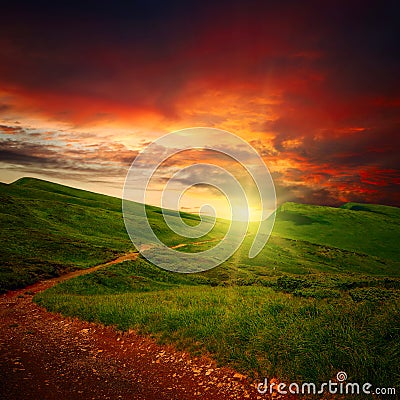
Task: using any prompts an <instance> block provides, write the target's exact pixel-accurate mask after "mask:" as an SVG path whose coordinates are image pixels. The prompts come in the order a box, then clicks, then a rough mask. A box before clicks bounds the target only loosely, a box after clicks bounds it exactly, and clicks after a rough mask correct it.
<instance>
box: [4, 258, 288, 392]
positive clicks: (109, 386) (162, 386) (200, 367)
mask: <svg viewBox="0 0 400 400" xmlns="http://www.w3.org/2000/svg"><path fill="white" fill-rule="evenodd" d="M137 255H138V254H137V253H129V254H126V255H124V256H122V257H120V258H118V259H116V260H114V261H111V262H109V263H106V264H102V265H99V266H96V267H94V268H90V269H87V270H80V271H75V272H72V273H70V274H67V275H64V276H62V277H59V278H54V279H50V280H46V281H43V282H39V283H36V284H34V285H32V286H30V287H27V288H25V289H21V290H16V291H12V292H8V293H6V294H4V295H1V296H0V317H1V326H0V353H1V359H0V374H1V377H0V399H21V400H22V399H23V400H30V399H35V400H46V399H57V400H67V399H132V400H140V399H149V400H152V399H158V400H162V399H165V400H167V399H168V400H172V399H177V400H178V399H179V400H185V399H188V400H189V399H197V398H198V399H210V400H213V399H218V400H221V399H265V398H267V397H266V396H265V395H263V396H261V395H259V394H258V392H257V390H256V388H255V385H254V383H252V382H251V381H250V380H249V379H247V378H246V377H245V376H243V375H240V374H238V373H235V371H233V370H230V369H228V368H217V367H216V365H215V363H214V362H213V361H212V360H211V359H208V358H193V357H190V356H189V355H188V354H187V353H184V352H178V351H176V350H175V349H174V348H173V347H171V346H160V345H157V344H156V343H155V342H154V341H153V340H152V339H149V338H146V337H142V336H139V335H137V334H136V333H135V332H125V333H122V332H118V331H116V330H115V329H114V328H112V327H105V326H103V325H100V324H94V323H89V322H85V321H80V320H78V319H72V318H66V317H63V316H62V315H60V314H55V313H50V312H47V311H46V310H45V309H43V308H41V307H39V306H38V305H37V304H35V303H33V302H32V297H33V295H34V294H35V293H38V292H41V291H43V290H45V289H47V288H49V287H51V286H53V285H55V284H56V283H58V282H60V281H63V280H66V279H70V278H73V277H76V276H78V275H82V274H86V273H89V272H93V271H95V270H97V269H100V268H105V267H107V266H109V265H112V264H116V263H118V262H122V261H125V260H133V259H135V258H136V257H137ZM273 398H274V399H276V398H279V396H274V397H273ZM285 399H288V396H285Z"/></svg>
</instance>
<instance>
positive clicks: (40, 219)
mask: <svg viewBox="0 0 400 400" xmlns="http://www.w3.org/2000/svg"><path fill="white" fill-rule="evenodd" d="M148 216H149V220H150V222H151V224H152V226H153V227H154V229H155V230H156V231H158V232H159V236H160V238H161V239H162V240H164V241H165V242H166V243H167V244H168V245H173V244H176V243H181V241H182V240H183V239H182V238H181V237H179V236H178V235H171V234H169V233H168V231H167V226H166V224H165V223H164V222H163V219H162V214H161V213H160V209H158V208H156V207H149V208H148ZM178 216H179V215H178V214H177V215H176V217H178ZM180 216H181V217H182V218H183V219H184V220H185V221H187V223H188V224H194V223H196V221H194V219H196V216H193V215H190V214H185V213H181V214H180ZM0 224H1V227H2V229H1V234H0V235H1V236H0V238H1V243H2V251H1V255H0V293H1V292H2V291H5V290H7V289H13V288H17V287H21V286H26V285H28V284H31V283H34V282H36V281H37V280H38V279H41V278H46V277H50V276H57V275H59V274H61V273H64V272H67V271H70V270H73V269H77V268H87V267H90V266H93V265H97V264H100V263H102V262H106V261H109V260H111V259H114V258H116V257H117V256H118V255H119V254H122V253H125V252H127V251H129V250H134V246H133V244H132V242H131V241H130V239H129V237H128V234H127V232H126V229H125V225H124V221H123V218H122V213H121V199H118V198H114V197H110V196H105V195H101V194H96V193H91V192H88V191H85V190H80V189H74V188H70V187H67V186H63V185H59V184H55V183H51V182H47V181H43V180H40V179H34V178H22V179H19V180H17V181H16V182H14V183H12V184H9V185H7V184H4V183H0ZM215 235H221V232H217V233H215V232H211V233H210V234H209V235H208V236H207V238H208V239H213V238H215Z"/></svg>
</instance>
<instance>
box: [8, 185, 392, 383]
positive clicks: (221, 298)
mask: <svg viewBox="0 0 400 400" xmlns="http://www.w3.org/2000/svg"><path fill="white" fill-rule="evenodd" d="M0 195H1V196H2V200H3V201H2V202H1V207H2V208H1V214H0V218H1V221H2V225H3V227H6V229H4V228H3V229H2V240H3V249H4V251H3V252H2V258H3V260H2V263H1V265H2V269H1V272H0V277H1V282H2V285H3V286H2V288H3V290H6V289H9V288H13V287H17V286H21V285H25V284H26V283H27V282H32V281H34V280H37V279H42V278H43V277H46V276H48V275H52V274H59V273H62V272H64V271H65V270H67V269H73V268H87V267H89V266H91V265H95V264H97V263H100V262H103V261H106V260H109V259H112V258H114V257H115V256H116V255H118V254H122V253H123V252H126V251H129V250H132V249H133V246H132V244H131V242H130V240H129V238H128V237H127V234H126V232H125V228H124V224H123V220H122V215H121V210H120V208H121V201H120V200H119V199H115V198H110V197H107V196H102V195H97V194H94V193H89V192H84V191H80V190H77V189H72V188H67V187H65V186H61V185H56V184H52V183H49V182H44V181H39V180H34V179H28V178H25V179H22V180H19V181H17V182H16V183H14V184H11V185H1V186H0ZM148 216H149V219H150V221H151V224H152V226H153V227H154V229H155V231H156V232H158V235H159V236H160V238H161V239H162V240H164V241H165V242H166V243H167V244H168V245H169V246H174V245H178V244H182V243H185V244H186V245H185V246H183V247H181V248H180V249H179V250H180V251H199V250H203V249H205V248H209V247H210V246H212V245H214V242H210V240H217V239H218V238H220V237H222V235H223V233H224V232H225V230H226V221H219V223H218V224H217V226H216V228H215V229H214V230H213V231H211V232H210V234H209V235H208V236H206V237H204V238H202V240H200V241H199V240H197V241H196V243H197V244H193V242H194V241H188V240H187V239H184V238H182V237H179V236H178V235H171V234H170V233H168V232H167V230H166V226H165V223H164V221H163V220H162V214H161V213H160V210H159V209H157V208H155V207H149V208H148ZM180 216H181V217H182V218H183V220H184V221H186V222H187V223H188V224H194V223H196V219H197V218H198V217H196V216H192V215H188V214H181V215H180ZM399 220H400V210H399V209H398V208H394V207H387V206H381V205H365V204H356V203H348V204H345V205H343V206H342V207H340V208H332V207H322V206H312V205H305V204H296V203H285V204H283V205H281V206H280V207H279V209H278V210H277V213H276V223H275V226H274V230H273V233H272V236H271V238H270V240H269V242H268V244H267V245H266V246H265V247H264V249H263V251H262V252H261V253H260V254H259V255H258V256H257V257H255V258H253V259H249V258H248V256H247V254H248V249H249V247H250V245H251V241H252V238H253V235H254V232H255V227H254V226H251V227H250V230H249V235H248V236H247V237H246V238H245V241H244V243H243V244H242V246H241V247H240V248H239V250H238V251H237V252H236V253H235V254H234V255H233V256H232V257H231V258H230V259H228V260H227V261H226V262H224V263H223V264H222V265H220V266H218V267H216V268H214V269H212V270H209V271H206V272H203V273H196V274H178V273H173V272H169V271H165V270H161V269H159V268H158V267H156V266H154V265H152V264H151V263H149V262H148V261H146V260H145V259H143V258H142V257H139V258H138V259H137V260H136V261H126V262H124V263H121V264H116V265H113V266H110V267H108V268H107V269H103V270H98V271H96V272H94V273H91V274H88V275H85V276H80V277H77V278H74V279H71V280H68V281H66V282H63V283H61V284H58V285H57V286H55V287H53V288H51V289H49V290H47V291H45V292H43V293H40V294H38V295H36V296H35V301H37V302H38V303H39V304H41V305H43V306H45V307H46V308H47V309H49V310H51V311H57V312H61V313H63V314H65V315H70V316H77V317H79V318H82V319H86V320H89V321H97V322H101V323H104V324H107V325H113V326H115V327H116V328H117V329H121V330H127V329H135V330H137V331H139V332H140V333H143V334H146V335H151V336H153V337H154V338H156V339H157V340H158V341H160V342H162V343H172V344H174V345H175V346H176V347H177V348H179V349H185V350H188V351H190V352H192V353H193V354H204V353H205V354H209V355H211V356H212V357H213V358H215V359H216V360H217V361H218V362H219V363H220V364H221V365H230V366H232V367H234V368H236V369H237V370H239V371H241V372H243V373H246V374H248V375H250V376H252V377H254V378H262V377H279V379H280V380H287V381H297V382H301V381H303V380H308V381H314V382H316V383H317V382H323V381H327V380H328V379H331V378H333V377H334V376H335V375H336V373H337V372H338V371H340V370H342V371H346V372H347V374H348V376H349V380H351V381H353V382H371V383H372V384H373V385H375V386H380V387H384V386H386V387H392V386H397V387H398V386H399V384H400V362H399V361H400V315H399V313H400V312H399V306H400V276H399V266H400V262H399V260H400V254H399V246H398V239H399V233H400V228H399ZM201 241H204V243H203V244H201V243H198V242H201ZM191 242H192V244H191ZM27 260H28V261H27ZM32 271H33V272H32Z"/></svg>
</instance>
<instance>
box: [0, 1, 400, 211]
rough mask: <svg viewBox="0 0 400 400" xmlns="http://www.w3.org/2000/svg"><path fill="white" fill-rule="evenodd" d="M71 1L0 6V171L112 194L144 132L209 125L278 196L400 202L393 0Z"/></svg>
mask: <svg viewBox="0 0 400 400" xmlns="http://www.w3.org/2000/svg"><path fill="white" fill-rule="evenodd" d="M82 3H83V5H74V4H73V3H72V2H63V5H60V4H58V2H48V3H46V2H41V1H32V2H29V3H24V2H15V4H14V5H11V2H8V4H7V5H2V9H1V24H0V174H1V175H0V180H1V181H3V182H11V181H13V180H15V179H18V178H20V177H22V176H33V177H39V178H43V179H47V180H51V181H55V182H59V183H64V184H67V185H71V186H75V187H79V188H84V189H88V190H92V191H96V192H101V193H106V194H111V195H115V196H119V197H120V196H121V191H122V186H123V182H124V179H125V176H126V173H127V171H128V168H129V166H130V164H131V162H132V161H133V159H134V158H135V155H136V154H138V152H139V151H140V150H142V149H143V148H144V147H145V146H146V145H147V144H148V143H149V142H151V141H153V140H154V139H157V138H159V137H161V136H162V135H164V134H166V133H168V132H171V131H174V130H178V129H183V128H188V127H193V126H199V127H215V128H220V129H224V130H228V131H230V132H232V133H235V134H236V135H238V136H240V137H241V138H243V139H245V140H247V141H248V142H249V143H251V144H252V145H253V146H254V148H255V149H256V150H257V151H258V152H259V153H260V154H261V155H262V157H263V159H264V161H265V163H266V164H267V165H268V167H269V169H270V171H271V173H272V176H273V179H274V181H275V185H276V191H277V199H278V203H282V202H283V201H288V200H292V201H299V202H307V203H312V204H326V205H340V204H342V203H344V202H347V201H359V202H373V203H382V204H388V205H397V206H400V194H399V193H400V192H399V184H400V173H399V170H400V161H399V159H400V157H399V144H400V139H399V138H400V51H399V42H400V35H399V33H400V32H399V26H400V24H399V15H400V13H399V11H400V9H399V7H398V6H397V5H396V3H397V2H391V1H332V2H330V1H323V2H321V1H304V2H303V1H268V0H266V1H259V2H258V1H215V2H207V1H204V2H203V1H199V2H191V1H187V2H168V1H165V2H155V1H151V0H149V1H141V2H131V5H122V4H117V3H114V2H111V1H110V2H107V3H106V4H107V5H101V4H99V3H97V2H93V3H90V2H89V3H84V2H82ZM216 140H217V138H216ZM197 155H198V157H199V159H204V158H205V155H204V154H202V153H201V152H198V153H197ZM193 157H195V155H193V154H192V159H193Z"/></svg>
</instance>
